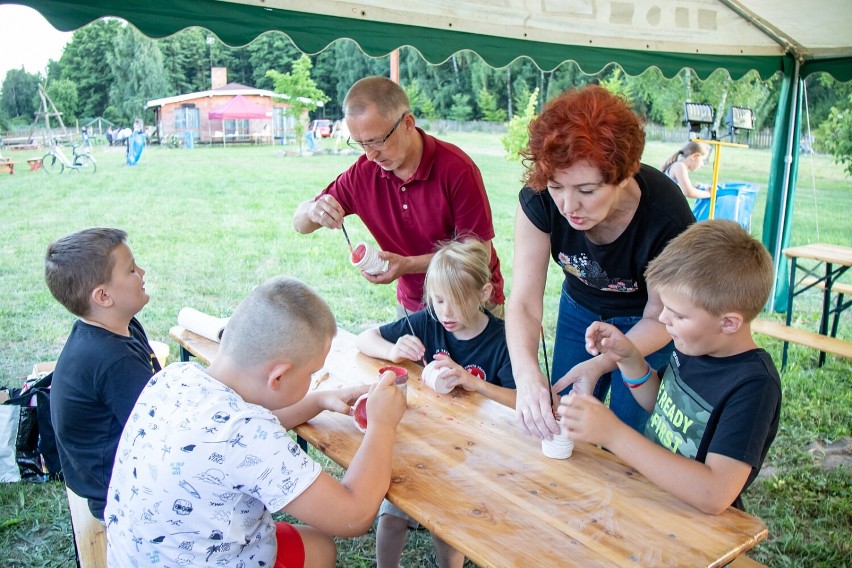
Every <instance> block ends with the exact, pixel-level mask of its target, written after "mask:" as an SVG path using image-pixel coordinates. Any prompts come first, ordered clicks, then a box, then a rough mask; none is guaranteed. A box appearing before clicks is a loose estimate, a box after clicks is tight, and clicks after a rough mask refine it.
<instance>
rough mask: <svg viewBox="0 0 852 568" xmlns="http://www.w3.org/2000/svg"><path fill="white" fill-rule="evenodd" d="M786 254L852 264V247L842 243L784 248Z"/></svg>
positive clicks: (791, 256) (790, 256) (847, 264)
mask: <svg viewBox="0 0 852 568" xmlns="http://www.w3.org/2000/svg"><path fill="white" fill-rule="evenodd" d="M784 255H786V256H787V257H788V258H793V257H796V258H810V259H812V260H818V261H820V262H827V263H830V264H841V265H843V266H852V247H845V246H841V245H829V244H825V243H814V244H811V245H802V246H798V247H790V248H786V249H784Z"/></svg>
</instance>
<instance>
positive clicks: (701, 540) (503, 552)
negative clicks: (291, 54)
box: [170, 327, 767, 568]
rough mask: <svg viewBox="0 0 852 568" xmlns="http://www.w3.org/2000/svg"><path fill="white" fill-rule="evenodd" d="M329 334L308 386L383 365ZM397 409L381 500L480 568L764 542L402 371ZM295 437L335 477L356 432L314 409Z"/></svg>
mask: <svg viewBox="0 0 852 568" xmlns="http://www.w3.org/2000/svg"><path fill="white" fill-rule="evenodd" d="M170 334H171V336H172V337H173V338H174V339H175V340H176V341H177V342H178V344H179V345H180V347H181V351H182V358H183V357H188V356H189V355H190V354H191V355H194V356H196V357H198V358H199V360H200V361H201V362H202V363H209V361H210V360H211V359H212V358H213V357H214V356H215V354H216V351H217V350H218V344H216V343H215V342H213V341H210V340H207V339H204V338H202V337H200V336H198V335H195V334H193V333H191V332H189V331H187V330H185V329H183V328H181V327H174V328H172V329H171V331H170ZM354 339H355V336H354V335H352V334H351V333H348V332H346V331H344V330H340V331H339V332H338V335H337V337H336V338H335V339H334V342H333V343H332V347H331V352H330V353H329V355H328V358H327V359H326V362H325V365H324V367H323V368H324V369H325V370H326V371H328V373H329V378H328V379H327V380H325V381H324V382H323V383H322V384H321V385H320V386H319V388H325V389H332V388H340V387H344V386H349V385H355V384H360V383H364V382H373V381H375V380H376V379H377V378H378V369H379V368H380V367H382V366H384V365H386V364H387V362H385V361H382V360H379V359H373V358H371V357H367V356H365V355H363V354H361V353H359V352H358V350H357V348H356V347H355V343H354ZM404 366H405V367H406V368H407V369H408V370H409V375H410V377H411V378H410V380H409V382H408V408H407V410H406V412H405V415H404V417H403V419H402V421H401V422H400V424H399V427H398V429H397V436H396V442H395V445H394V455H393V475H392V482H391V487H390V490H389V491H388V499H390V501H391V502H393V503H394V504H396V505H397V506H398V507H400V508H401V509H402V510H404V511H405V512H407V513H408V514H409V515H411V516H412V517H414V518H415V519H417V520H418V521H419V522H420V523H421V524H423V525H424V526H425V527H426V528H427V529H429V530H430V531H432V532H434V533H436V534H437V535H438V536H440V537H441V538H442V539H443V540H444V541H446V542H447V543H449V544H450V545H451V546H453V547H455V548H456V549H458V550H459V551H461V552H462V553H464V554H465V556H467V557H468V558H470V559H471V560H472V561H473V562H474V563H475V564H478V565H481V566H495V567H501V566H505V567H510V566H511V567H514V566H584V567H585V566H625V567H631V568H635V567H637V566H683V565H689V566H724V565H725V564H727V563H728V562H730V561H731V560H733V559H735V558H736V557H738V556H739V555H741V554H743V553H744V552H745V551H747V550H749V549H751V548H752V547H754V546H755V545H756V544H757V543H758V542H760V541H762V540H763V539H765V538H766V536H767V529H766V526H765V525H764V523H763V522H762V521H761V520H760V519H758V518H756V517H753V516H751V515H748V514H746V513H744V512H742V511H739V510H736V509H733V508H729V509H728V510H726V511H725V512H723V513H722V514H720V515H707V514H704V513H702V512H700V511H698V510H697V509H695V508H693V507H691V506H690V505H687V504H685V503H683V502H682V501H680V500H678V499H677V498H675V497H673V496H672V495H670V494H669V493H667V492H665V491H663V490H662V489H660V488H658V487H656V486H655V485H653V484H652V483H650V482H649V481H648V480H647V479H645V478H644V477H643V476H642V475H640V474H639V473H638V472H637V471H636V470H635V469H633V468H631V467H628V466H627V465H625V464H624V463H623V462H621V461H620V460H619V459H618V458H616V457H615V456H613V455H612V454H610V453H609V452H606V451H604V450H602V449H600V448H597V447H595V446H591V445H589V444H584V443H579V442H578V443H577V444H576V446H575V448H574V454H573V456H572V457H571V458H569V459H567V460H552V459H549V458H546V457H544V456H543V455H542V453H541V446H540V443H539V442H538V441H537V440H534V439H532V438H529V437H526V436H524V435H522V434H521V433H520V432H519V431H518V429H517V427H516V424H515V413H514V411H513V410H511V409H509V408H507V407H505V406H502V405H500V404H498V403H496V402H494V401H492V400H489V399H486V398H484V397H482V396H480V395H478V394H476V393H469V392H466V391H463V390H461V389H456V390H455V391H453V392H452V393H450V394H448V395H439V394H436V393H435V392H434V391H432V390H431V389H429V388H428V387H427V386H425V385H424V384H423V383H422V381H421V380H420V369H421V368H420V366H419V365H416V364H413V363H407V364H405V365H404ZM295 430H296V432H297V434H298V435H299V436H301V437H303V438H305V439H306V440H307V441H308V442H309V443H310V444H311V445H313V446H314V447H316V448H317V449H318V450H319V451H321V452H323V453H324V454H326V455H327V456H328V457H329V458H331V459H332V460H334V461H335V462H337V463H338V464H340V465H341V466H342V467H344V468H346V467H348V466H349V464H350V462H351V460H352V457H353V456H354V454H355V452H356V450H357V449H358V447H359V445H360V443H361V440H362V439H363V434H361V433H360V432H359V431H358V430H357V429H356V427H355V425H354V424H353V420H352V418H351V417H349V416H344V415H341V414H337V413H330V412H324V413H322V414H320V415H318V416H317V417H315V418H314V419H312V420H310V421H309V422H307V423H306V424H303V425H301V426H298V427H297V428H296V429H295Z"/></svg>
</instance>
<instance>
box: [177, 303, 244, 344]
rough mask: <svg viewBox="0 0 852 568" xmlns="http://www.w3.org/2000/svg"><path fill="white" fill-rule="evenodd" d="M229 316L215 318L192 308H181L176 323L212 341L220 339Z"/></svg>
mask: <svg viewBox="0 0 852 568" xmlns="http://www.w3.org/2000/svg"><path fill="white" fill-rule="evenodd" d="M230 319H231V318H217V317H214V316H211V315H209V314H205V313H203V312H199V311H198V310H195V309H193V308H183V309H181V311H180V312H179V313H178V325H179V326H181V327H183V328H185V329H187V330H189V331H191V332H192V333H197V334H198V335H200V336H202V337H206V338H207V339H211V340H213V341H217V342H218V341H222V333H224V331H225V325H227V323H228V320H230Z"/></svg>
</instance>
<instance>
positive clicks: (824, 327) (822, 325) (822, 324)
mask: <svg viewBox="0 0 852 568" xmlns="http://www.w3.org/2000/svg"><path fill="white" fill-rule="evenodd" d="M833 275H834V274H833V272H832V270H831V263H830V262H826V263H825V288H823V291H822V315H821V316H820V318H819V332H820V334H821V335H828V313H829V311H830V310H831V277H832V276H833ZM824 364H825V351H820V352H819V359H818V360H817V367H822V366H823V365H824Z"/></svg>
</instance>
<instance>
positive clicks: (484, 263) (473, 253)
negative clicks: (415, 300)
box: [423, 237, 491, 321]
mask: <svg viewBox="0 0 852 568" xmlns="http://www.w3.org/2000/svg"><path fill="white" fill-rule="evenodd" d="M489 282H491V268H490V267H489V266H488V248H487V247H486V246H485V243H484V242H482V241H481V240H479V239H477V238H476V237H467V238H464V239H461V240H456V241H447V242H443V243H440V244H439V245H438V250H437V251H436V252H435V255H434V256H433V257H432V260H431V261H429V268H428V269H427V270H426V280H425V283H424V285H423V294H424V296H425V298H424V301H425V303H426V305H427V306H429V308H430V310H432V312H434V307H433V306H432V295H433V294H437V295H442V296H445V298H446V299H447V300H449V301H450V302H451V303H452V305H453V307H454V309H458V310H460V311H461V312H462V314H461V315H462V317H463V318H464V319H465V320H466V321H471V320H472V319H473V317H474V316H475V315H476V313H475V311H472V310H469V309H468V307H469V306H470V305H471V303H470V298H475V297H478V296H479V295H480V293H481V292H482V289H483V288H484V287H485V285H486V284H488V283H489ZM467 311H471V313H465V312H467Z"/></svg>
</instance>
